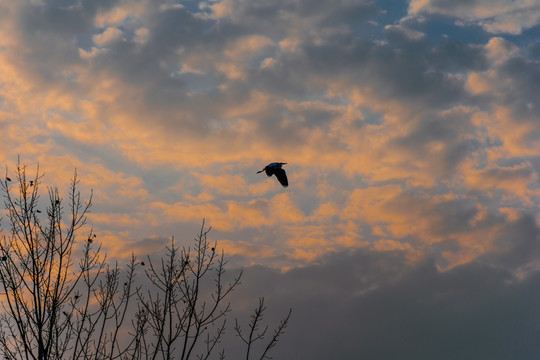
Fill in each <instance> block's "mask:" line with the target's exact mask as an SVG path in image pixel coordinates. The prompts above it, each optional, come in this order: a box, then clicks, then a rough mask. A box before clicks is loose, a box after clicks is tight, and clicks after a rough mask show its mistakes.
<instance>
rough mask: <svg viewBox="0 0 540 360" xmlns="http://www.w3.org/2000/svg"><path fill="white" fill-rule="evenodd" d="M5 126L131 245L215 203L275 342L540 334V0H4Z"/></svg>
mask: <svg viewBox="0 0 540 360" xmlns="http://www.w3.org/2000/svg"><path fill="white" fill-rule="evenodd" d="M0 133H1V135H2V137H1V141H0V160H1V161H0V164H5V165H6V166H7V169H8V174H11V175H12V174H13V171H14V168H15V165H16V162H17V157H18V156H19V157H20V159H21V162H23V163H25V164H27V165H28V166H29V169H31V170H32V171H35V169H36V166H37V165H38V164H39V167H40V171H41V172H43V173H44V174H45V176H44V178H43V186H44V187H45V186H58V187H59V189H60V190H61V191H63V192H65V190H67V185H68V183H69V180H70V177H71V176H72V175H73V172H74V169H75V168H76V169H77V172H78V174H79V176H80V178H81V184H80V185H81V186H80V189H81V192H82V194H83V195H84V196H86V197H87V196H88V195H89V194H90V191H91V190H92V191H93V194H94V198H93V201H94V206H93V208H92V212H91V214H90V216H89V225H91V226H92V227H93V229H94V231H95V232H96V234H97V235H98V238H99V240H100V241H101V242H102V244H103V248H104V249H105V251H106V252H107V253H108V255H109V256H110V257H111V258H117V259H122V258H127V257H128V256H129V254H130V253H131V252H132V251H135V253H136V254H137V255H139V256H146V255H147V254H152V253H154V252H159V251H161V250H162V249H163V246H164V244H167V242H168V241H169V240H168V239H169V238H170V237H171V236H175V238H176V239H177V242H179V243H181V244H184V243H185V244H189V243H190V241H191V240H192V239H193V237H194V235H195V233H196V232H197V230H198V229H199V228H200V225H201V222H202V219H203V218H205V219H206V223H207V224H208V225H210V226H211V227H212V229H213V230H212V232H211V234H210V238H211V240H216V241H218V242H219V245H218V247H219V248H220V249H221V250H223V251H224V252H225V253H226V255H227V256H228V257H229V259H230V263H229V265H230V266H232V267H236V268H239V267H249V269H246V272H245V279H244V282H243V284H242V289H241V290H240V291H239V292H238V293H236V295H235V296H237V297H245V298H254V299H256V298H257V296H265V297H267V299H268V301H267V303H268V305H269V307H270V308H274V309H275V310H276V312H277V313H280V312H286V310H287V309H288V308H289V307H293V317H292V319H291V325H290V327H289V329H288V333H287V335H286V336H285V337H284V339H283V341H282V342H280V344H279V345H278V347H277V348H276V349H275V352H274V358H275V359H285V360H287V359H291V360H292V359H300V360H302V359H310V360H324V359H360V358H363V359H364V358H365V359H381V360H383V359H384V360H387V359H398V358H399V359H426V360H427V359H538V357H539V356H540V242H539V241H540V238H539V235H540V227H539V223H540V208H539V204H540V181H539V172H540V3H539V2H538V0H471V1H464V0H459V1H456V0H410V1H397V0H396V1H393V0H378V1H377V0H373V1H372V0H333V1H328V0H221V1H220V0H208V1H197V0H185V1H172V0H171V1H166V0H159V1H158V0H125V1H122V0H79V1H60V0H24V1H23V0H20V1H19V0H18V1H14V0H0ZM274 161H279V162H286V163H287V165H285V166H284V169H285V170H286V171H287V174H288V177H289V183H290V186H289V187H288V188H282V187H281V186H280V185H279V183H278V182H277V181H276V179H275V178H267V177H266V175H264V174H256V172H257V171H258V170H261V169H262V168H263V167H264V166H265V165H266V164H268V163H270V162H274ZM44 198H45V197H44ZM44 198H43V199H44ZM44 206H45V205H44ZM3 225H4V224H3ZM253 305H255V304H253Z"/></svg>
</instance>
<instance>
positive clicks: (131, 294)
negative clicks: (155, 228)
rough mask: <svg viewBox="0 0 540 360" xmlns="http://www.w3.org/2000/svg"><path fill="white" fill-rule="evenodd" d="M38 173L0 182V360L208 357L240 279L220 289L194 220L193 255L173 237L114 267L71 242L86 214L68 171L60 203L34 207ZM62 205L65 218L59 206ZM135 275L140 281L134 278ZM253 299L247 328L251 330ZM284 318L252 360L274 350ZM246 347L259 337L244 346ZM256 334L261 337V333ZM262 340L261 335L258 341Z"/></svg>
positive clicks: (210, 251) (86, 245)
mask: <svg viewBox="0 0 540 360" xmlns="http://www.w3.org/2000/svg"><path fill="white" fill-rule="evenodd" d="M41 178H42V175H40V173H39V168H38V169H37V170H36V174H35V175H34V176H33V177H31V178H28V177H27V169H26V166H25V165H21V164H20V163H19V164H18V165H17V169H16V173H15V175H14V178H13V180H12V179H11V178H9V177H8V172H7V169H6V176H5V179H4V180H3V181H0V183H1V187H2V190H3V193H4V204H5V207H6V210H7V211H6V217H7V220H8V222H9V226H10V229H9V234H7V235H6V234H3V235H2V237H1V238H0V281H1V284H0V288H1V289H2V293H1V294H0V301H1V303H2V310H3V311H2V312H1V313H0V353H1V355H3V356H4V358H6V359H27V360H30V359H32V360H45V359H95V360H98V359H111V360H112V359H145V360H148V359H181V360H187V359H199V360H202V359H210V358H216V357H217V358H219V359H224V358H225V352H224V350H222V349H221V351H219V350H220V349H218V347H220V346H219V344H220V342H221V340H222V339H223V335H224V333H225V329H226V317H227V315H228V313H229V312H230V309H231V306H230V303H229V302H227V301H226V299H227V297H228V295H229V294H230V293H231V291H233V289H234V288H235V287H236V286H238V285H239V284H240V277H241V275H242V272H241V271H240V272H239V273H238V275H237V276H236V277H233V279H232V280H231V281H229V282H228V283H226V282H225V281H224V273H225V267H226V264H227V263H226V261H225V260H224V253H223V251H222V252H221V253H218V252H217V251H216V248H217V244H216V243H210V242H209V241H208V239H207V234H208V232H209V231H210V228H208V229H207V228H206V227H205V223H204V221H203V224H202V227H201V231H200V232H199V234H198V235H197V237H196V238H195V241H194V245H193V248H191V247H181V248H180V247H178V246H177V245H176V244H175V242H174V238H173V239H172V240H171V245H170V246H169V247H167V248H166V253H165V254H164V256H162V257H161V258H160V259H158V260H152V258H151V257H148V258H147V259H146V261H147V262H148V264H145V262H144V261H140V260H138V259H137V258H136V257H135V256H132V257H131V259H130V261H129V262H128V263H127V264H126V265H125V266H124V267H120V266H119V265H118V264H114V265H109V264H107V262H106V258H105V256H103V255H102V254H101V246H100V245H99V244H98V242H99V241H97V240H98V239H97V238H96V234H94V232H93V231H92V230H90V231H89V232H88V233H87V234H86V235H84V236H83V235H81V234H79V233H80V232H81V230H82V229H81V228H82V227H83V226H84V225H85V224H86V220H87V214H88V212H89V209H90V207H91V205H92V194H90V197H89V199H88V200H86V201H83V200H82V199H81V195H80V192H79V191H78V184H79V179H78V177H77V173H76V172H75V174H74V177H73V179H72V181H71V185H70V190H69V195H68V198H67V199H66V200H64V199H62V198H61V197H60V194H59V191H58V189H56V188H49V189H47V191H48V206H47V207H46V208H42V207H41V205H40V196H39V186H40V183H41ZM66 202H67V210H66V209H65V208H64V203H66ZM141 269H143V274H144V276H142V278H137V276H136V275H137V273H140V272H141V271H140V270H141ZM264 310H265V307H264V300H263V299H261V300H260V304H259V307H258V308H257V309H256V310H255V312H254V315H253V316H252V323H250V329H251V333H255V332H257V331H258V327H259V325H260V323H261V321H262V313H263V312H264ZM289 317H290V312H289V314H288V315H287V316H286V318H284V319H283V320H282V322H281V323H280V325H279V327H278V329H277V330H276V333H275V334H274V336H273V337H272V338H271V339H270V341H269V342H268V343H267V346H266V348H265V350H264V352H263V355H262V357H261V358H260V359H265V358H268V357H267V355H266V354H267V352H268V351H269V350H270V349H271V348H272V347H273V346H274V345H275V344H276V342H277V341H278V337H279V336H280V335H281V334H282V333H283V331H284V329H285V327H286V325H287V322H288V320H289ZM235 328H236V332H237V335H238V336H240V338H242V340H243V341H244V342H246V339H247V344H248V347H247V355H246V359H249V354H250V346H251V343H252V342H254V341H256V340H260V339H262V338H263V336H259V335H260V334H259V335H255V336H254V337H252V335H250V336H249V337H247V338H246V337H244V336H243V335H242V333H241V330H240V327H239V326H238V323H237V324H236V327H235ZM264 332H266V330H264ZM263 335H264V334H263Z"/></svg>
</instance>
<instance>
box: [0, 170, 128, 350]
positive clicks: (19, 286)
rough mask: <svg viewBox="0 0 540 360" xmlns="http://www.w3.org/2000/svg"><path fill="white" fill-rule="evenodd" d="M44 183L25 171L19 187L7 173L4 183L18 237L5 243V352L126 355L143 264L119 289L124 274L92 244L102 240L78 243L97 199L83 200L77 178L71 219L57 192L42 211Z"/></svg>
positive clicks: (1, 254)
mask: <svg viewBox="0 0 540 360" xmlns="http://www.w3.org/2000/svg"><path fill="white" fill-rule="evenodd" d="M40 181H41V176H40V175H39V167H38V169H37V171H36V175H35V176H34V177H32V178H28V177H27V173H26V167H25V166H24V165H21V164H18V166H17V171H16V174H15V179H14V181H13V182H12V181H11V179H10V178H9V177H8V176H7V170H6V178H5V180H4V181H2V182H1V183H2V189H3V192H4V203H5V207H6V210H7V218H8V221H9V225H10V233H9V235H7V236H5V235H4V236H2V237H1V239H0V260H1V262H0V280H1V284H0V286H2V289H3V293H4V294H2V300H3V301H2V306H3V310H4V311H3V312H2V313H1V314H0V325H1V327H0V348H1V350H2V352H3V353H4V357H5V358H8V359H21V358H24V359H37V360H42V359H43V360H45V359H63V358H68V357H72V358H85V359H91V358H95V359H97V358H103V357H106V358H117V357H118V356H120V355H122V354H123V353H124V351H121V350H119V348H118V346H117V345H118V330H119V328H120V327H121V325H122V323H123V320H124V318H125V315H126V309H127V307H128V304H129V300H130V299H131V298H132V295H133V294H134V293H133V292H132V289H131V288H130V286H129V284H132V283H133V277H134V270H135V266H134V261H135V259H132V261H131V263H130V264H129V265H128V266H127V269H128V270H127V278H128V280H127V284H128V286H126V287H124V288H123V289H119V288H118V283H119V281H118V280H119V275H120V269H119V268H118V266H115V267H111V266H108V265H106V263H105V258H104V257H103V256H101V255H100V247H99V246H97V247H95V246H93V245H92V242H93V241H94V238H95V234H93V232H92V231H90V233H89V234H88V236H87V237H86V238H85V241H84V242H83V244H81V243H80V242H79V243H77V242H76V233H77V231H78V230H79V229H81V227H82V226H83V225H84V224H85V223H86V219H87V218H86V215H87V213H88V211H89V208H90V206H91V205H92V196H91V195H90V198H89V199H88V200H87V201H86V202H84V201H82V200H81V195H80V192H79V191H78V190H77V185H78V183H79V180H78V178H77V173H76V172H75V174H74V177H73V179H72V182H71V186H70V191H69V197H68V200H67V202H68V214H67V216H65V215H66V214H65V209H64V206H63V202H64V201H63V199H62V198H61V197H60V194H59V192H58V189H56V188H55V189H48V195H49V199H48V200H49V201H48V203H49V204H48V206H47V208H46V209H44V208H40V204H39V198H40V196H39V185H40ZM14 188H15V190H14ZM65 217H66V218H67V219H66V218H65ZM77 250H79V251H80V252H81V253H82V256H81V257H80V260H79V261H78V262H77V264H75V261H76V259H77V256H76V255H75V254H74V252H75V251H77ZM111 324H112V325H111ZM111 326H112V329H113V330H112V331H111Z"/></svg>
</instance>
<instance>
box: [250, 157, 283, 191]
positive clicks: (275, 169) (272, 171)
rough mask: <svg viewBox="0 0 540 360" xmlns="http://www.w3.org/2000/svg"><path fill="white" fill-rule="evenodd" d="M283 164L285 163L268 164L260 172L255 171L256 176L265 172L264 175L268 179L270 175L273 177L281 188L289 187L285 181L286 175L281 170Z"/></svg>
mask: <svg viewBox="0 0 540 360" xmlns="http://www.w3.org/2000/svg"><path fill="white" fill-rule="evenodd" d="M285 164H286V163H282V162H275V163H271V164H268V165H266V166H265V167H264V169H262V170H261V171H257V174H259V173H262V172H263V171H265V172H266V175H268V176H269V177H270V176H272V175H275V176H276V178H277V179H278V181H279V183H280V184H281V186H283V187H287V186H289V181H288V180H287V174H286V173H285V170H283V169H282V168H281V167H282V166H283V165H285Z"/></svg>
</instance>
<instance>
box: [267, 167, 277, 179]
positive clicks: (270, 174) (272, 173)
mask: <svg viewBox="0 0 540 360" xmlns="http://www.w3.org/2000/svg"><path fill="white" fill-rule="evenodd" d="M275 170H276V168H274V167H272V166H270V165H269V166H267V167H265V168H264V171H265V172H266V175H268V177H270V176H272V175H274V171H275Z"/></svg>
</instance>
